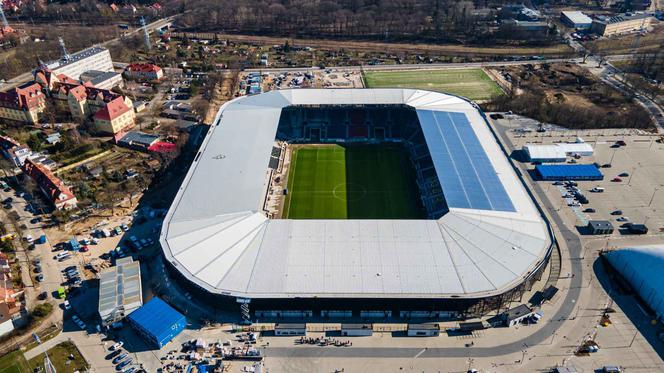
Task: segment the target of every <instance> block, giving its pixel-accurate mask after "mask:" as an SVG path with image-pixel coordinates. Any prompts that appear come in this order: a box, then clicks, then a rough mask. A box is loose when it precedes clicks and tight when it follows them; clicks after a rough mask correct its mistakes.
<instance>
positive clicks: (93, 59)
mask: <svg viewBox="0 0 664 373" xmlns="http://www.w3.org/2000/svg"><path fill="white" fill-rule="evenodd" d="M46 66H47V67H48V68H49V69H51V70H52V71H53V73H55V74H56V75H59V74H65V75H67V76H68V77H70V78H72V79H74V80H79V79H80V77H81V74H83V73H84V72H86V71H91V70H96V71H113V60H111V53H110V52H109V51H108V49H106V48H103V47H92V48H88V49H85V50H82V51H80V52H77V53H74V54H71V55H69V56H68V57H63V58H61V59H59V60H57V61H51V62H48V63H46Z"/></svg>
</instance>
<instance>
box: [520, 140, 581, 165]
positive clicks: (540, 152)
mask: <svg viewBox="0 0 664 373" xmlns="http://www.w3.org/2000/svg"><path fill="white" fill-rule="evenodd" d="M522 150H523V151H524V152H525V153H526V155H527V156H528V161H530V162H540V163H555V162H565V161H566V160H567V156H570V155H575V154H578V155H580V156H584V157H587V156H591V155H593V152H594V151H593V147H592V146H591V145H590V144H588V143H585V142H583V140H582V139H580V138H579V139H577V141H576V142H561V143H557V144H548V145H541V144H526V145H524V146H523V148H522Z"/></svg>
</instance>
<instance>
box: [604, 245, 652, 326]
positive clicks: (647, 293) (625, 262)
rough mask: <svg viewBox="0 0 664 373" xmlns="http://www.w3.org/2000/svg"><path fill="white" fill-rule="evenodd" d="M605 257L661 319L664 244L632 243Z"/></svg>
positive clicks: (610, 252)
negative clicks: (633, 245)
mask: <svg viewBox="0 0 664 373" xmlns="http://www.w3.org/2000/svg"><path fill="white" fill-rule="evenodd" d="M604 258H605V259H606V260H607V261H608V262H609V263H610V264H611V266H612V267H613V268H614V269H615V270H616V271H617V272H618V273H620V275H621V276H622V278H623V279H624V280H625V281H627V282H628V283H629V284H630V286H631V287H632V289H633V290H634V291H636V293H637V294H638V295H639V297H641V299H642V300H643V301H644V302H645V303H646V304H647V305H648V307H650V309H651V310H652V311H653V312H654V313H655V315H656V316H657V319H658V320H659V321H660V322H661V321H662V316H664V277H663V276H661V275H659V274H660V273H661V271H662V268H664V246H661V245H659V246H655V245H653V246H639V247H628V248H623V249H619V250H614V251H609V252H607V253H606V254H604Z"/></svg>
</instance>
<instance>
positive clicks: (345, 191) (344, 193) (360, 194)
mask: <svg viewBox="0 0 664 373" xmlns="http://www.w3.org/2000/svg"><path fill="white" fill-rule="evenodd" d="M332 195H333V196H334V198H336V199H338V200H341V201H344V202H357V201H359V200H361V199H362V198H364V197H365V196H366V195H367V189H366V188H365V187H364V186H362V185H360V184H356V183H340V184H338V185H337V186H335V187H334V189H333V190H332Z"/></svg>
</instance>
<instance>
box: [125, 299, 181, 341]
mask: <svg viewBox="0 0 664 373" xmlns="http://www.w3.org/2000/svg"><path fill="white" fill-rule="evenodd" d="M127 319H128V320H129V324H131V326H132V327H133V328H134V329H135V330H136V331H137V332H138V333H139V334H140V335H141V336H142V337H143V338H145V340H146V342H147V343H148V344H150V345H153V346H156V347H157V348H160V349H161V348H162V347H164V346H165V345H166V344H167V343H168V342H170V341H171V339H173V338H174V337H175V336H176V335H178V334H180V332H181V331H182V330H183V329H184V328H185V326H186V325H187V320H186V319H185V317H184V315H182V314H181V313H179V312H178V311H176V310H175V309H174V308H173V307H171V306H170V305H168V303H166V302H164V301H163V300H161V299H159V298H152V299H151V300H150V301H149V302H147V303H146V304H145V305H143V307H141V308H139V309H137V310H136V311H134V312H132V313H131V314H129V316H128V317H127Z"/></svg>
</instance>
